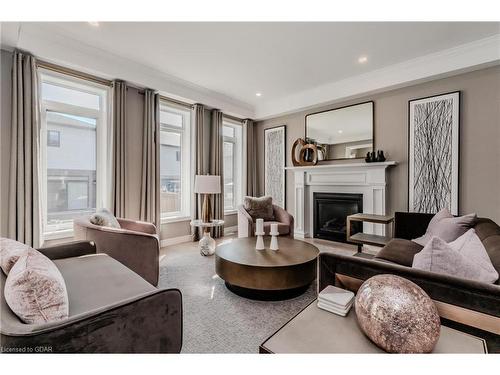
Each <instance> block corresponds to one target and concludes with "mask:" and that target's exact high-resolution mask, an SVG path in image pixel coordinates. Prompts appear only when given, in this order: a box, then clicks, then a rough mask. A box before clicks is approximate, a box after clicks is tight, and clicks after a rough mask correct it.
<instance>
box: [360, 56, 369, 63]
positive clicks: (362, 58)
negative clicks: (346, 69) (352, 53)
mask: <svg viewBox="0 0 500 375" xmlns="http://www.w3.org/2000/svg"><path fill="white" fill-rule="evenodd" d="M367 61H368V57H366V56H360V57H359V58H358V62H359V63H360V64H364V63H365V62H367Z"/></svg>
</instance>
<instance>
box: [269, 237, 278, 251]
mask: <svg viewBox="0 0 500 375" xmlns="http://www.w3.org/2000/svg"><path fill="white" fill-rule="evenodd" d="M269 248H270V249H271V250H274V251H277V250H279V246H278V236H276V235H273V236H272V237H271V245H270V246H269Z"/></svg>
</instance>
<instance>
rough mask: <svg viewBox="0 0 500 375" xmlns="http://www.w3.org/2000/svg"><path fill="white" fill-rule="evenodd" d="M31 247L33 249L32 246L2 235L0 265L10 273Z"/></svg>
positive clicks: (4, 270) (0, 239) (6, 272)
mask: <svg viewBox="0 0 500 375" xmlns="http://www.w3.org/2000/svg"><path fill="white" fill-rule="evenodd" d="M30 249H32V248H31V247H30V246H28V245H25V244H23V243H22V242H19V241H14V240H11V239H10V238H4V237H0V267H1V268H2V271H3V272H4V273H5V274H6V275H8V274H9V272H10V269H11V268H12V267H13V266H14V264H15V263H16V262H17V260H18V259H19V257H21V256H23V255H24V254H26V253H27V252H28V250H30Z"/></svg>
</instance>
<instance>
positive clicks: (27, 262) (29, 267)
mask: <svg viewBox="0 0 500 375" xmlns="http://www.w3.org/2000/svg"><path fill="white" fill-rule="evenodd" d="M4 295H5V300H6V302H7V305H9V307H10V309H11V310H12V311H13V312H14V314H16V315H17V316H18V317H19V318H20V319H21V320H22V321H23V322H25V323H29V324H40V323H48V322H54V321H59V320H63V319H66V318H68V316H69V300H68V292H67V290H66V284H65V282H64V279H63V277H62V275H61V273H60V272H59V270H58V269H57V267H56V265H55V264H54V263H53V262H52V261H51V260H50V259H49V258H47V257H46V256H45V255H43V254H42V253H40V252H39V251H36V250H34V249H31V250H28V252H27V254H25V255H23V256H21V257H20V258H19V259H18V261H17V262H16V264H14V266H13V267H12V269H11V270H10V272H9V275H8V276H7V280H6V281H5V292H4Z"/></svg>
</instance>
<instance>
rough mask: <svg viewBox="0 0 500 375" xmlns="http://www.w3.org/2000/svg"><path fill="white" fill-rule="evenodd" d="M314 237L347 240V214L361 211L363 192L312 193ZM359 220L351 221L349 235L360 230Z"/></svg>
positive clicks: (339, 240) (338, 240)
mask: <svg viewBox="0 0 500 375" xmlns="http://www.w3.org/2000/svg"><path fill="white" fill-rule="evenodd" d="M313 207H314V208H313V210H314V211H313V216H314V237H315V238H321V239H325V240H330V241H337V242H347V241H346V233H347V219H346V218H347V216H349V215H352V214H356V213H359V212H363V194H350V193H313ZM362 225H363V223H361V222H354V223H352V230H351V235H352V234H354V233H357V232H361V231H362V229H363V228H362Z"/></svg>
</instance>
